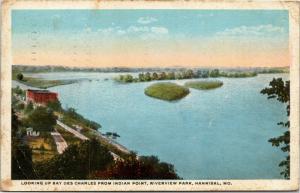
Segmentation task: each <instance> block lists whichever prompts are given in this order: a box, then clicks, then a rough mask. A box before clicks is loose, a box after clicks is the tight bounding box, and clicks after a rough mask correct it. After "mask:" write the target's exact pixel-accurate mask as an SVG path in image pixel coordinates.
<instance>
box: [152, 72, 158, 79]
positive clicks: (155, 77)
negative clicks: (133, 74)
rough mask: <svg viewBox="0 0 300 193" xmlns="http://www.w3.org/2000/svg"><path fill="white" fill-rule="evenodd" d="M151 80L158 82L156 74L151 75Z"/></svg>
mask: <svg viewBox="0 0 300 193" xmlns="http://www.w3.org/2000/svg"><path fill="white" fill-rule="evenodd" d="M152 80H158V75H157V73H156V72H153V74H152Z"/></svg>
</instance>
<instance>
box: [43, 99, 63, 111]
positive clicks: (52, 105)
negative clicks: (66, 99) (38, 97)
mask: <svg viewBox="0 0 300 193" xmlns="http://www.w3.org/2000/svg"><path fill="white" fill-rule="evenodd" d="M47 107H48V108H50V109H51V110H53V111H62V107H61V103H60V102H59V100H55V101H50V102H48V103H47Z"/></svg>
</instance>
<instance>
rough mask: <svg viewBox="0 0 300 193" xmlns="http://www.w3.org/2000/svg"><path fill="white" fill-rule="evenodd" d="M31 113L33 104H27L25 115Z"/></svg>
mask: <svg viewBox="0 0 300 193" xmlns="http://www.w3.org/2000/svg"><path fill="white" fill-rule="evenodd" d="M32 111H33V104H32V102H29V103H28V104H27V105H26V107H25V113H30V112H32Z"/></svg>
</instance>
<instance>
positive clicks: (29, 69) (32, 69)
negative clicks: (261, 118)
mask: <svg viewBox="0 0 300 193" xmlns="http://www.w3.org/2000/svg"><path fill="white" fill-rule="evenodd" d="M289 68H290V67H289V66H283V67H228V68H227V67H217V66H215V67H145V68H142V67H94V68H93V67H66V66H53V65H52V66H51V65H44V66H32V65H12V69H13V71H22V72H24V73H44V72H128V73H129V72H155V71H156V72H163V71H167V72H169V71H180V70H186V69H193V70H212V69H220V70H222V71H235V72H241V71H255V72H257V73H263V72H264V71H265V73H267V71H270V70H275V71H281V72H286V73H288V72H289Z"/></svg>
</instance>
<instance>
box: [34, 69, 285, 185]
mask: <svg viewBox="0 0 300 193" xmlns="http://www.w3.org/2000/svg"><path fill="white" fill-rule="evenodd" d="M116 75H117V74H116V73H70V72H67V73H44V74H43V73H40V74H30V76H34V77H39V78H45V79H84V78H88V79H89V80H84V81H81V82H79V83H75V84H70V85H63V86H57V87H53V88H50V90H52V91H55V92H58V93H59V99H60V101H61V103H62V104H63V106H64V107H73V108H75V109H76V110H77V112H79V113H80V114H82V115H83V116H84V117H86V118H89V119H91V120H93V121H96V122H99V123H100V124H101V125H102V128H101V132H103V133H105V132H108V131H110V132H117V133H118V134H119V135H120V136H121V137H120V138H118V139H117V141H118V142H119V143H121V144H123V145H125V146H126V147H128V148H129V149H131V150H134V151H136V152H137V153H138V154H139V155H156V156H158V157H159V159H160V160H162V161H165V162H169V163H172V164H174V166H175V169H176V171H177V173H178V174H179V175H180V176H181V177H183V178H184V179H281V178H282V176H280V168H279V167H278V164H279V162H280V161H281V160H282V159H284V154H283V153H282V152H281V151H280V150H279V148H275V147H272V146H271V144H270V143H269V142H268V139H269V138H271V137H274V136H278V135H280V134H281V133H282V132H283V131H284V130H283V129H282V128H280V126H277V124H276V123H277V122H279V121H282V120H286V119H287V118H286V112H285V106H284V105H283V104H281V103H279V102H278V101H276V100H268V99H267V97H266V96H264V95H262V94H260V90H261V89H263V88H264V87H266V86H268V84H269V82H270V81H271V80H272V78H273V77H283V78H284V79H288V74H264V75H258V76H257V77H253V78H217V79H218V80H221V81H223V82H224V85H223V86H222V87H221V88H218V89H214V90H208V91H199V90H194V89H191V90H190V91H191V92H190V94H189V95H188V96H186V97H185V98H183V99H181V100H179V101H176V102H167V101H162V100H158V99H154V98H150V97H147V96H146V95H144V89H145V88H146V87H147V86H148V85H150V84H152V83H153V82H147V83H132V84H118V83H116V82H114V81H113V80H112V77H114V76H116ZM185 81H188V80H176V81H172V82H176V83H178V84H184V82H185Z"/></svg>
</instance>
